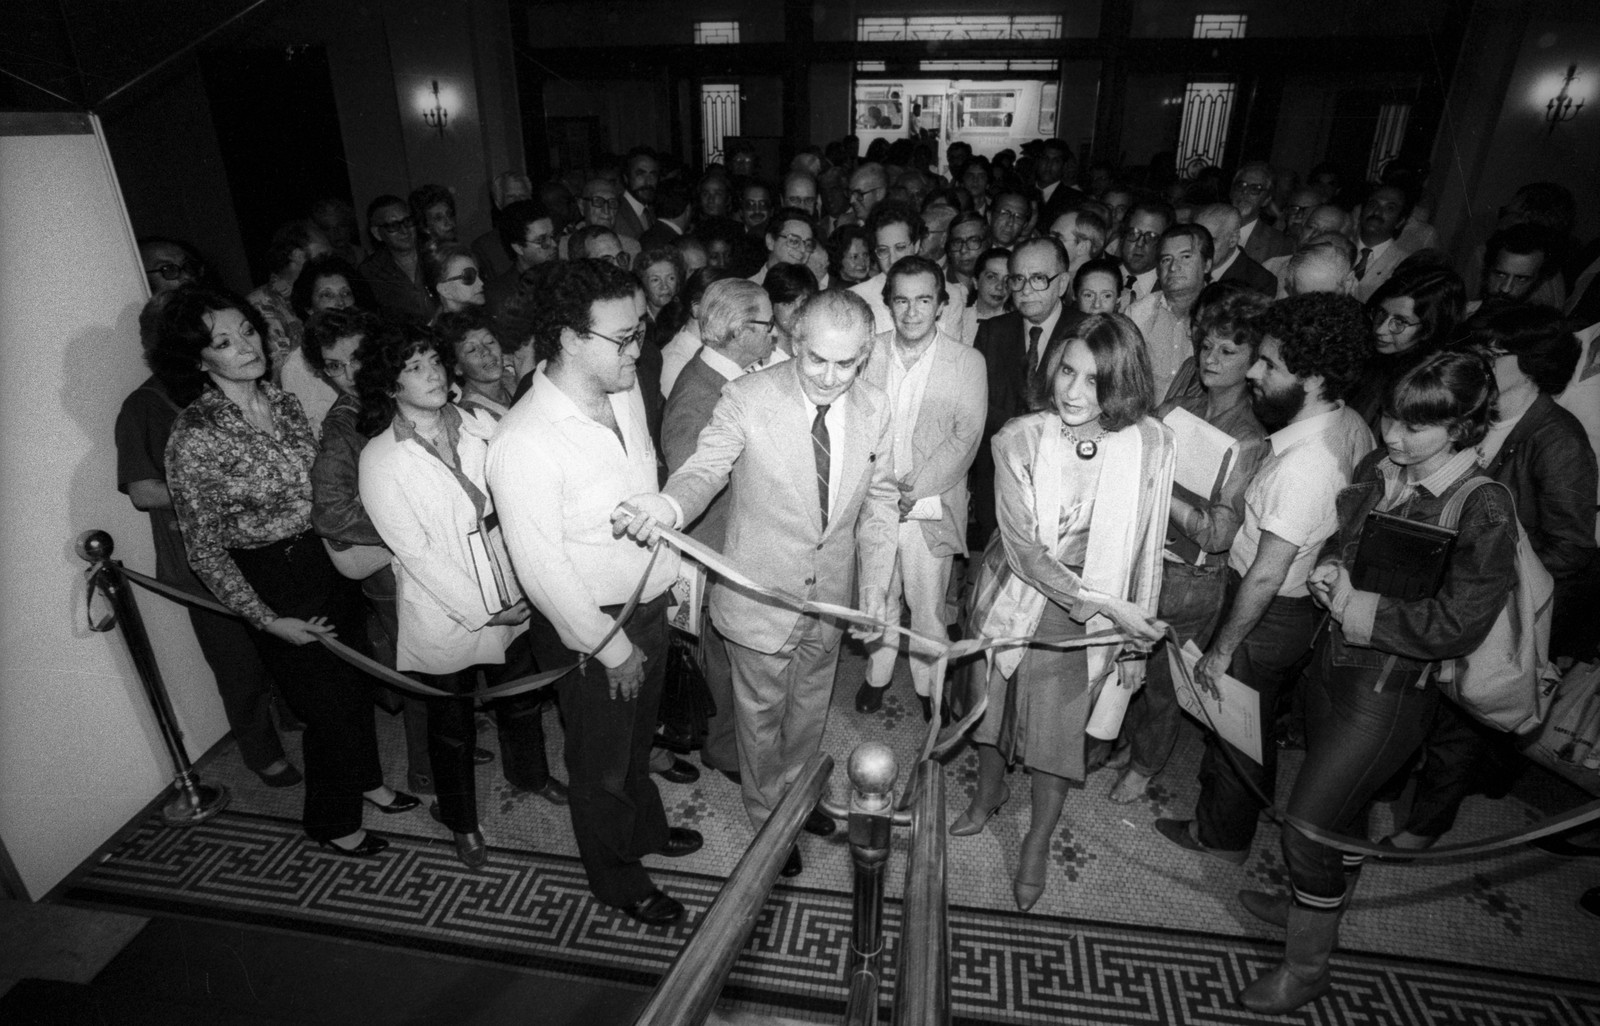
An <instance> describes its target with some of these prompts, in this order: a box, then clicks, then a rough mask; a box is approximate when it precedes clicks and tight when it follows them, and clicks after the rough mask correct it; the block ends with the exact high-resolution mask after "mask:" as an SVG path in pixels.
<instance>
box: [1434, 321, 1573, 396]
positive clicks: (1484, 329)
mask: <svg viewBox="0 0 1600 1026" xmlns="http://www.w3.org/2000/svg"><path fill="white" fill-rule="evenodd" d="M1463 344H1464V345H1466V346H1472V347H1475V348H1478V349H1484V350H1487V351H1489V352H1491V353H1495V352H1503V353H1509V354H1510V355H1512V356H1515V357H1516V358H1517V369H1518V370H1520V371H1522V373H1524V374H1526V375H1527V376H1528V377H1530V378H1532V379H1533V385H1534V387H1535V388H1537V389H1538V390H1539V391H1541V392H1543V393H1544V394H1545V395H1557V394H1559V393H1560V392H1561V391H1562V390H1563V389H1565V388H1566V387H1567V383H1568V382H1569V381H1571V380H1572V372H1573V371H1575V370H1577V368H1578V358H1579V357H1580V356H1582V355H1583V346H1582V344H1581V343H1579V342H1578V338H1577V336H1576V335H1574V334H1573V333H1572V325H1570V324H1568V323H1567V321H1566V319H1565V318H1563V317H1562V316H1561V311H1560V310H1557V309H1555V308H1554V307H1549V306H1539V305H1536V304H1533V303H1516V302H1511V301H1507V300H1498V301H1496V300H1491V301H1489V302H1486V303H1484V304H1483V306H1481V307H1479V308H1478V312H1477V313H1476V314H1474V315H1473V317H1472V319H1471V320H1469V321H1468V322H1467V331H1466V338H1465V340H1464V343H1463Z"/></svg>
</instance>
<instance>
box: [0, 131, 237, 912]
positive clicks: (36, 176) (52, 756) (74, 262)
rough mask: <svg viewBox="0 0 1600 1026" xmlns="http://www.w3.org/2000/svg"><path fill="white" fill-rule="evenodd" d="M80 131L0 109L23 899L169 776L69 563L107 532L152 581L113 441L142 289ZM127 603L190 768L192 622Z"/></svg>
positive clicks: (216, 725)
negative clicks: (140, 619)
mask: <svg viewBox="0 0 1600 1026" xmlns="http://www.w3.org/2000/svg"><path fill="white" fill-rule="evenodd" d="M78 122H79V124H78V127H77V129H76V130H74V129H73V128H72V127H71V126H63V125H62V124H61V123H60V118H59V117H57V116H49V117H47V116H29V115H8V114H0V525H3V527H0V838H3V839H4V841H5V845H6V847H7V849H8V850H9V851H10V853H11V857H12V859H13V861H15V862H16V865H17V869H18V872H19V873H20V874H21V876H22V879H23V881H24V883H25V884H26V885H27V888H28V892H29V894H30V895H31V896H33V897H35V898H38V897H39V896H41V895H43V894H44V893H45V892H46V891H48V890H49V889H50V888H51V887H53V886H55V884H57V883H58V882H60V881H61V879H62V878H63V877H65V876H66V875H67V874H68V873H69V872H71V871H72V869H73V868H75V867H76V866H77V864H78V863H79V862H80V861H82V860H83V859H84V858H85V857H87V856H88V855H89V854H91V853H92V852H93V851H94V849H95V848H96V847H98V846H99V845H100V844H102V843H103V842H104V841H106V840H107V839H108V838H109V837H111V835H112V834H113V833H115V832H116V831H117V830H118V829H119V828H121V827H122V826H123V825H124V824H125V823H126V822H127V821H128V819H129V818H130V817H131V816H133V815H134V814H135V813H136V812H137V811H138V810H139V808H140V807H141V806H142V805H144V804H145V803H146V802H148V801H150V799H152V798H154V797H155V796H156V795H157V794H159V793H160V791H161V789H162V787H163V786H164V785H165V784H166V783H167V781H168V780H170V779H171V768H170V766H171V764H170V762H169V760H168V759H167V756H166V751H165V749H164V748H163V746H162V744H161V738H160V734H159V733H158V731H157V730H156V727H155V722H154V720H153V718H152V716H151V714H150V712H149V708H148V706H147V704H146V702H145V699H144V693H143V690H142V688H141V687H140V685H139V681H138V677H137V676H136V675H135V673H134V670H133V664H132V661H131V660H130V659H129V657H128V655H127V650H126V649H125V648H124V647H123V645H122V641H121V638H120V636H119V635H117V634H95V633H91V632H90V631H89V630H88V629H87V628H86V626H85V618H84V610H83V598H84V581H83V569H84V567H85V564H84V563H83V561H82V560H80V559H79V558H78V557H77V555H76V554H75V553H74V551H73V543H74V539H75V538H76V536H77V535H78V534H79V533H80V532H82V531H84V530H86V529H88V528H102V529H104V530H106V531H108V532H110V533H111V535H112V536H113V537H114V538H115V540H116V545H117V549H116V552H117V556H118V557H119V558H121V559H122V560H123V561H124V562H125V563H126V564H127V565H128V566H129V567H132V568H134V569H138V570H143V571H145V572H147V573H149V572H153V570H154V565H155V557H154V555H153V550H152V544H151V538H150V527H149V521H148V519H147V518H146V517H145V515H144V514H143V513H139V512H137V511H136V510H134V508H133V507H132V506H131V505H130V504H129V503H128V500H127V499H126V497H124V496H123V495H122V494H121V493H119V492H118V491H117V488H116V453H115V448H114V445H113V442H112V426H113V424H114V423H115V420H116V415H117V409H118V407H119V406H120V405H121V402H122V399H123V397H124V396H126V395H127V394H128V393H129V392H130V391H132V390H133V389H134V388H135V387H137V386H138V384H139V382H141V381H142V380H144V378H145V376H146V375H147V373H148V372H147V371H146V370H145V368H144V365H143V362H142V361H141V359H140V356H139V341H138V327H137V318H138V312H139V309H140V307H141V306H142V305H143V303H144V300H145V284H144V276H143V273H142V268H141V267H140V265H139V263H138V253H137V252H136V250H135V249H134V244H133V236H132V232H131V230H130V228H129V226H128V218H127V214H126V212H125V211H124V209H123V205H122V199H121V196H120V195H119V193H118V191H117V188H116V177H115V173H114V171H113V169H112V167H111V164H110V158H109V157H108V156H107V154H106V152H105V149H104V146H103V145H102V143H101V141H100V139H99V138H98V137H97V136H96V135H95V134H93V132H92V131H90V130H89V126H90V122H89V119H88V118H87V117H82V118H79V119H78ZM140 605H141V608H142V609H143V611H144V613H145V618H146V621H147V623H148V625H149V628H150V634H151V637H152V639H153V641H154V644H155V647H156V652H157V657H158V659H159V660H160V662H161V665H162V669H163V671H164V672H165V675H166V679H167V683H168V686H169V688H170V690H171V693H172V698H173V704H174V705H175V706H176V707H177V709H178V714H179V718H180V720H181V722H182V726H183V728H184V730H185V732H186V733H187V735H188V748H189V752H190V755H191V756H198V755H199V754H200V753H202V752H204V751H205V750H206V749H207V748H208V747H210V746H211V745H212V744H213V743H215V742H216V740H217V739H218V738H219V737H221V736H222V734H223V733H224V732H225V731H226V730H227V724H226V722H225V721H224V719H223V716H222V707H221V703H220V701H219V700H218V699H217V696H216V687H215V682H214V680H213V679H212V677H211V674H210V671H209V670H208V669H207V667H206V665H205V662H204V661H203V660H202V659H201V657H200V653H199V649H198V646H197V645H196V644H195V641H194V636H193V634H192V633H191V632H190V630H189V625H188V618H187V617H186V616H184V615H183V614H182V613H181V612H180V611H178V610H177V609H176V608H175V607H173V606H172V605H171V604H170V603H168V602H166V600H164V599H159V598H157V597H155V596H151V595H142V596H141V600H140Z"/></svg>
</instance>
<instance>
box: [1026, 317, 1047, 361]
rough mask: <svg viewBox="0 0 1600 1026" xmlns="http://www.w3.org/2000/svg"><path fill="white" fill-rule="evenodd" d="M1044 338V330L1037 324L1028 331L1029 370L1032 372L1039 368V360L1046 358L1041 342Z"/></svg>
mask: <svg viewBox="0 0 1600 1026" xmlns="http://www.w3.org/2000/svg"><path fill="white" fill-rule="evenodd" d="M1043 338H1044V329H1043V328H1041V327H1040V326H1039V325H1037V324H1035V325H1034V326H1033V327H1031V328H1029V329H1028V369H1029V370H1030V371H1031V370H1033V369H1034V368H1035V367H1037V366H1039V360H1040V359H1041V358H1042V357H1043V356H1044V346H1043V345H1041V344H1040V341H1041V340H1042V339H1043Z"/></svg>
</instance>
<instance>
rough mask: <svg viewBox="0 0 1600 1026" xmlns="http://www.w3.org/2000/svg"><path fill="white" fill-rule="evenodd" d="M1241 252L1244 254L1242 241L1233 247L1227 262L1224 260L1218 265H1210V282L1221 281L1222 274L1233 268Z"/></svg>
mask: <svg viewBox="0 0 1600 1026" xmlns="http://www.w3.org/2000/svg"><path fill="white" fill-rule="evenodd" d="M1243 252H1244V241H1243V240H1240V242H1239V245H1237V246H1235V247H1234V249H1233V252H1232V253H1229V254H1228V259H1227V260H1224V261H1223V262H1222V263H1220V264H1212V265H1211V280H1212V281H1221V280H1222V276H1223V275H1224V274H1227V273H1228V268H1230V267H1232V266H1233V262H1234V261H1235V260H1238V259H1239V254H1240V253H1243Z"/></svg>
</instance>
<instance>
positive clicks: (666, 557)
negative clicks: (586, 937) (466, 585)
mask: <svg viewBox="0 0 1600 1026" xmlns="http://www.w3.org/2000/svg"><path fill="white" fill-rule="evenodd" d="M638 287H639V286H638V283H637V282H636V281H635V280H634V278H633V276H632V275H630V274H628V273H627V272H626V271H624V270H622V269H621V268H620V267H617V266H616V265H615V264H609V263H605V262H602V261H596V260H577V261H572V262H570V263H563V264H558V265H556V266H555V267H554V268H552V269H551V271H550V273H549V276H548V277H547V278H546V279H545V283H544V287H543V288H542V289H540V290H539V291H538V292H537V293H535V304H536V308H535V310H534V311H533V312H532V316H531V320H532V323H533V345H534V347H535V351H536V354H537V355H538V357H539V358H540V359H541V360H544V361H545V365H544V367H543V369H542V370H539V371H537V372H536V373H535V374H534V376H533V381H532V384H531V386H530V388H529V390H528V394H527V395H526V396H524V397H523V398H522V399H521V400H520V401H518V402H517V404H516V405H515V406H514V407H512V409H511V412H510V413H508V414H506V416H505V418H504V419H503V420H501V422H500V428H499V430H498V432H497V433H496V434H495V437H494V441H493V442H491V443H490V446H489V458H488V465H487V472H488V479H489V488H490V490H491V491H492V492H493V494H494V498H495V505H496V507H497V508H498V510H499V514H500V523H501V525H502V529H503V530H504V532H505V542H506V548H507V551H508V552H509V553H510V555H511V562H512V565H513V566H514V568H515V569H516V574H517V580H518V581H519V582H520V583H521V584H522V587H523V590H524V591H525V592H526V593H527V595H528V599H529V601H531V602H532V603H533V605H534V606H535V607H537V608H538V610H539V612H540V613H541V614H543V616H544V617H545V618H546V619H547V620H549V622H550V624H551V625H552V626H553V627H554V628H555V630H556V633H557V634H558V635H559V636H560V639H561V643H562V644H563V645H564V646H565V647H566V649H567V652H566V654H565V658H566V660H567V661H568V662H576V661H577V660H578V659H579V658H586V659H587V661H586V662H585V663H584V665H583V668H582V669H581V670H577V671H574V672H572V673H569V674H568V675H567V676H565V677H563V678H561V680H560V682H559V683H557V684H556V688H557V691H558V694H559V696H560V702H561V713H562V721H563V725H564V727H565V730H566V762H567V772H568V774H569V778H570V781H571V783H570V787H571V796H572V801H571V805H570V810H571V813H572V830H573V834H574V835H575V837H576V839H577V842H578V855H579V857H580V858H581V859H582V861H583V868H584V872H585V874H586V875H587V877H588V880H589V887H590V890H592V891H593V892H594V895H595V897H596V898H598V899H599V900H600V901H602V902H604V903H606V904H608V905H612V906H614V907H616V908H619V909H621V910H622V911H623V912H625V913H626V914H628V915H629V916H632V917H633V918H635V919H638V920H639V921H641V922H643V923H645V924H647V925H650V926H664V925H670V924H672V923H676V922H678V921H679V920H680V919H682V918H683V906H682V905H681V904H680V903H679V902H678V901H677V900H675V899H673V898H671V897H669V896H668V895H666V894H665V893H663V892H662V891H661V889H660V888H658V887H656V885H655V884H654V883H653V882H652V881H651V879H650V875H649V873H647V872H646V871H645V868H644V866H643V865H642V864H641V863H640V859H642V858H643V857H644V856H646V855H652V854H655V855H666V856H669V857H677V856H682V855H688V854H691V853H693V852H694V851H696V850H698V849H699V848H700V845H701V843H702V842H701V837H700V835H699V834H698V833H696V832H695V831H693V830H689V829H686V828H681V827H669V826H668V825H667V818H666V812H665V810H664V809H663V808H662V805H661V794H660V792H659V791H657V790H656V785H655V783H654V781H652V780H651V779H650V741H651V737H652V736H653V734H654V731H655V725H656V712H657V707H658V706H659V704H660V701H661V686H662V682H663V677H664V670H665V668H666V655H667V635H666V632H667V621H666V609H667V589H668V587H669V586H670V585H671V584H672V582H673V581H675V580H676V579H677V576H678V556H677V553H676V552H674V551H672V550H671V549H663V550H662V551H661V552H660V553H659V554H658V555H656V557H655V561H654V563H653V564H652V563H651V556H650V553H649V552H647V551H646V550H644V549H642V548H640V547H639V546H637V545H635V544H634V543H633V542H632V541H630V540H629V539H627V538H617V537H613V535H612V531H611V524H610V523H609V521H608V520H607V517H608V515H609V514H610V512H611V510H612V509H614V508H615V507H616V506H617V504H618V503H620V502H622V501H624V500H625V499H627V498H628V497H629V496H631V495H635V494H637V493H638V492H640V491H644V490H650V491H653V490H654V489H655V487H656V482H657V477H656V451H655V446H654V445H653V444H652V443H651V440H650V432H649V429H648V427H647V425H646V418H645V404H644V399H643V396H642V393H641V389H640V387H639V378H638V372H637V363H638V359H639V351H640V346H641V345H642V344H643V342H644V337H645V325H644V319H643V314H642V311H641V305H640V304H638V303H637V302H636V301H635V292H636V291H637V290H638ZM647 567H648V568H649V571H648V576H647V577H646V579H645V583H644V588H643V591H642V592H641V594H640V596H639V604H638V606H637V607H636V608H635V609H634V611H633V612H632V613H631V614H630V615H629V616H628V617H627V618H626V619H622V620H621V621H620V622H619V617H620V615H621V613H622V610H623V607H624V606H625V605H626V604H627V602H628V598H629V596H630V595H631V594H632V593H633V590H634V588H635V586H636V585H637V584H638V582H639V579H640V577H641V576H645V574H646V568H647ZM613 629H615V633H613ZM544 662H545V660H544V659H541V665H543V664H544ZM550 665H551V666H554V665H558V664H557V663H556V662H554V661H551V663H550Z"/></svg>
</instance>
